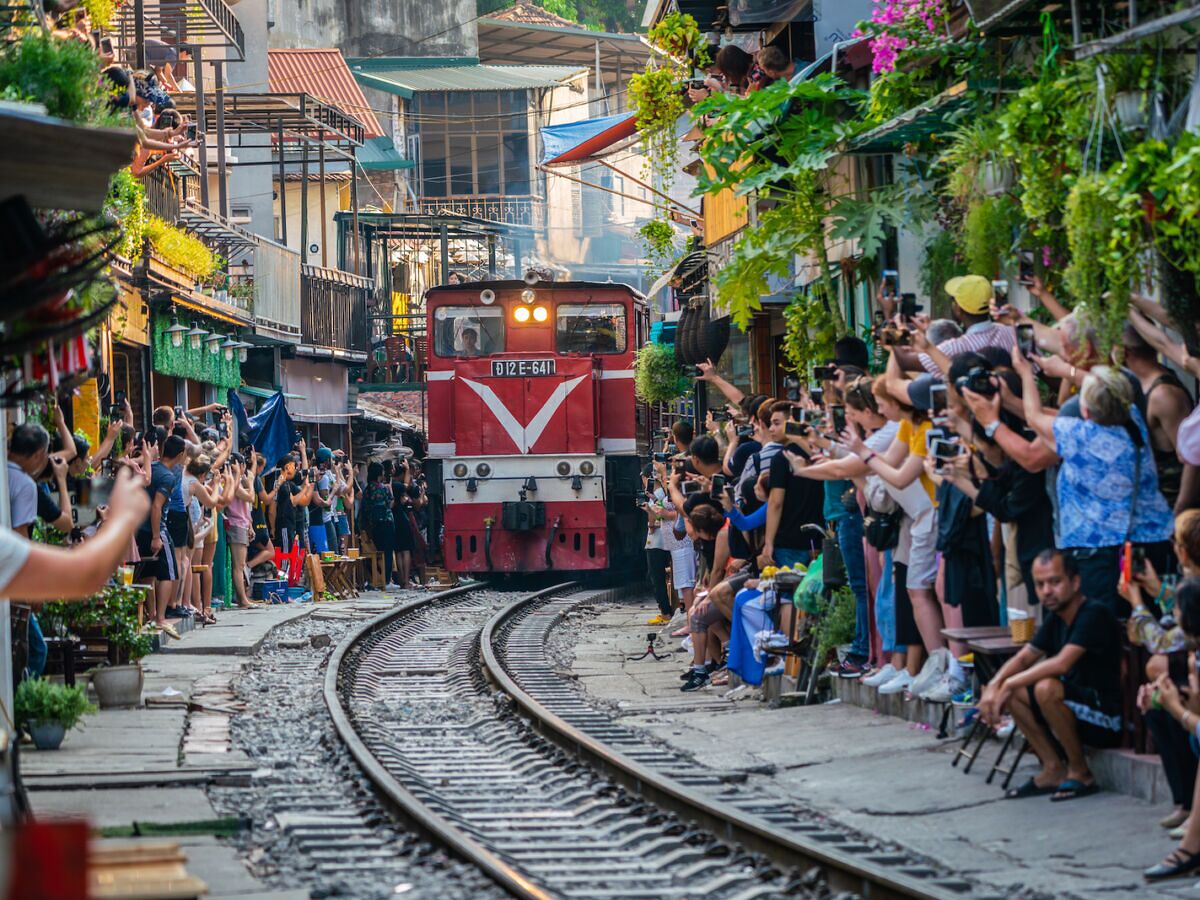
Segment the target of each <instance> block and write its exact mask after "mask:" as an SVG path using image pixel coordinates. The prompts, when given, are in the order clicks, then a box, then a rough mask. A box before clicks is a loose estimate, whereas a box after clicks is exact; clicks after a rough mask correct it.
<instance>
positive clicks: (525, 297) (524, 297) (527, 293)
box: [521, 288, 537, 303]
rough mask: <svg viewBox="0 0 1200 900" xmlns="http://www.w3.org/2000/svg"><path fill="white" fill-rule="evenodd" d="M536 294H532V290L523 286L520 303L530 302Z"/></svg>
mask: <svg viewBox="0 0 1200 900" xmlns="http://www.w3.org/2000/svg"><path fill="white" fill-rule="evenodd" d="M536 296H537V295H536V294H534V292H533V291H531V290H530V289H529V288H525V290H523V291H521V302H522V303H532V302H533V300H534V298H535V297H536Z"/></svg>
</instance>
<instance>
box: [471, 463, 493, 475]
mask: <svg viewBox="0 0 1200 900" xmlns="http://www.w3.org/2000/svg"><path fill="white" fill-rule="evenodd" d="M475 474H476V475H478V476H479V477H480V478H487V477H488V476H489V475H491V474H492V467H491V466H489V465H488V464H487V463H480V464H479V465H477V466H476V467H475Z"/></svg>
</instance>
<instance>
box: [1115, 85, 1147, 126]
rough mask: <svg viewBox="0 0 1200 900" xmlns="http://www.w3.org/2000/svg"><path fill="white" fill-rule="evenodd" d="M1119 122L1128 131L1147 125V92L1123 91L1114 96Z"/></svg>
mask: <svg viewBox="0 0 1200 900" xmlns="http://www.w3.org/2000/svg"><path fill="white" fill-rule="evenodd" d="M1113 111H1114V112H1115V113H1116V116H1117V123H1118V124H1119V125H1120V126H1121V127H1122V128H1124V129H1126V130H1127V131H1129V130H1133V129H1135V128H1145V127H1146V92H1145V91H1121V92H1120V93H1119V94H1117V96H1116V97H1114V98H1113Z"/></svg>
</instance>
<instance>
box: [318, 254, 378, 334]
mask: <svg viewBox="0 0 1200 900" xmlns="http://www.w3.org/2000/svg"><path fill="white" fill-rule="evenodd" d="M374 286H375V283H374V281H372V280H371V279H370V278H363V277H362V276H360V275H351V274H350V273H348V272H342V271H340V270H338V269H324V268H322V267H320V266H303V267H301V270H300V338H301V340H302V341H303V342H304V343H305V344H311V345H313V346H316V347H331V348H336V349H341V350H348V351H351V352H356V353H367V352H369V350H370V339H369V335H368V331H367V302H368V299H369V297H370V295H371V292H372V290H373V289H374Z"/></svg>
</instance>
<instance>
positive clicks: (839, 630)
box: [813, 587, 856, 663]
mask: <svg viewBox="0 0 1200 900" xmlns="http://www.w3.org/2000/svg"><path fill="white" fill-rule="evenodd" d="M855 603H856V601H855V599H854V592H853V591H852V590H850V588H848V587H843V588H838V589H837V590H836V591H834V592H833V593H832V594H831V595H830V596H829V597H828V598H822V601H821V603H820V607H821V611H820V613H819V614H818V615H817V620H816V623H815V624H814V625H813V639H814V640H815V641H816V642H817V655H816V659H817V661H818V663H823V662H824V661H825V660H826V659H827V658H828V657H829V654H830V653H832V652H833V651H834V650H835V649H837V648H838V647H840V646H841V645H842V644H846V643H849V642H850V641H852V640H853V639H854V617H855Z"/></svg>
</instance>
